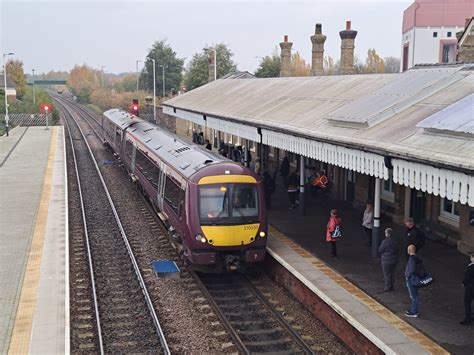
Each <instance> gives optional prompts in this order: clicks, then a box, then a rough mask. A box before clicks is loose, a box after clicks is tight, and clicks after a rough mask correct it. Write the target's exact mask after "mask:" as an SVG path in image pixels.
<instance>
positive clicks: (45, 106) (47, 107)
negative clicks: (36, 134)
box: [41, 104, 51, 112]
mask: <svg viewBox="0 0 474 355" xmlns="http://www.w3.org/2000/svg"><path fill="white" fill-rule="evenodd" d="M41 108H42V109H43V111H44V112H49V111H50V110H51V106H49V105H48V104H44V105H42V107H41Z"/></svg>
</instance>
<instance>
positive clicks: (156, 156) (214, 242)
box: [102, 109, 268, 272]
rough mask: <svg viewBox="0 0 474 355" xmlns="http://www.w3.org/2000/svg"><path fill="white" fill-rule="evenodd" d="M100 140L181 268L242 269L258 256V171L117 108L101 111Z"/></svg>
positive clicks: (262, 210) (261, 249)
mask: <svg viewBox="0 0 474 355" xmlns="http://www.w3.org/2000/svg"><path fill="white" fill-rule="evenodd" d="M102 129H103V138H104V144H106V145H108V146H109V147H110V148H111V149H112V151H113V153H114V155H115V156H116V157H117V159H119V160H120V161H121V163H122V164H123V166H124V167H125V169H126V170H127V172H128V174H129V176H130V179H131V181H133V182H135V183H136V184H137V185H138V186H139V189H140V190H141V191H142V192H143V194H144V195H145V196H146V197H147V199H148V200H149V201H150V202H151V206H152V207H153V208H154V209H155V211H156V213H157V215H158V216H159V217H160V219H161V220H162V221H163V223H164V225H165V227H166V228H167V230H168V238H169V240H170V242H171V244H172V245H173V247H174V248H176V249H177V250H178V252H179V254H180V256H181V258H182V260H183V262H184V263H185V265H186V266H187V267H190V268H192V269H194V270H197V271H203V272H228V271H240V272H243V271H245V270H246V269H247V268H248V267H249V266H252V265H257V264H258V263H261V262H262V261H263V260H264V258H265V255H266V241H267V238H268V223H267V212H266V207H265V198H264V193H265V191H264V186H263V181H262V179H261V177H260V176H259V175H257V174H255V173H254V172H253V171H251V170H250V169H248V168H247V167H244V166H242V165H240V164H238V163H235V162H233V161H231V160H228V159H226V158H224V157H222V156H220V155H218V154H215V153H213V152H211V151H209V150H207V149H204V148H201V146H198V145H195V144H193V143H188V142H186V141H184V140H182V139H180V138H179V137H178V136H176V135H175V134H173V133H171V132H168V131H165V130H163V129H161V128H159V127H157V126H156V125H155V124H153V123H150V122H148V121H145V120H142V119H140V118H138V117H137V116H134V115H133V114H131V113H129V112H126V111H123V110H121V109H111V110H108V111H106V112H104V113H103V117H102Z"/></svg>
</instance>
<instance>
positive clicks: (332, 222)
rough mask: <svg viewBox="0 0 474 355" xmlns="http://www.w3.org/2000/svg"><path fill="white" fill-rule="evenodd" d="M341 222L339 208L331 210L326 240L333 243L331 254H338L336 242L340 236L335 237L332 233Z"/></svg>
mask: <svg viewBox="0 0 474 355" xmlns="http://www.w3.org/2000/svg"><path fill="white" fill-rule="evenodd" d="M340 224H341V219H340V218H339V216H338V215H337V210H335V209H333V210H331V216H330V217H329V221H328V225H327V227H326V241H327V242H329V243H330V244H331V256H334V257H336V256H337V247H336V242H337V240H338V239H339V238H333V237H332V233H333V232H334V231H335V229H336V226H338V225H340Z"/></svg>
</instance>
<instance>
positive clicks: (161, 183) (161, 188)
mask: <svg viewBox="0 0 474 355" xmlns="http://www.w3.org/2000/svg"><path fill="white" fill-rule="evenodd" d="M159 174H160V176H159V178H158V191H157V197H158V208H159V209H160V211H161V212H163V200H164V198H165V185H166V165H165V164H164V163H163V162H162V161H161V162H160V173H159Z"/></svg>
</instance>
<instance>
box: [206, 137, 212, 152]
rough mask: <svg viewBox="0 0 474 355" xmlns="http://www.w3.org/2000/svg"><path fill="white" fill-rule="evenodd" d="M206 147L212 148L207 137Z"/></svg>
mask: <svg viewBox="0 0 474 355" xmlns="http://www.w3.org/2000/svg"><path fill="white" fill-rule="evenodd" d="M206 149H207V150H212V145H211V142H209V139H206Z"/></svg>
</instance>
